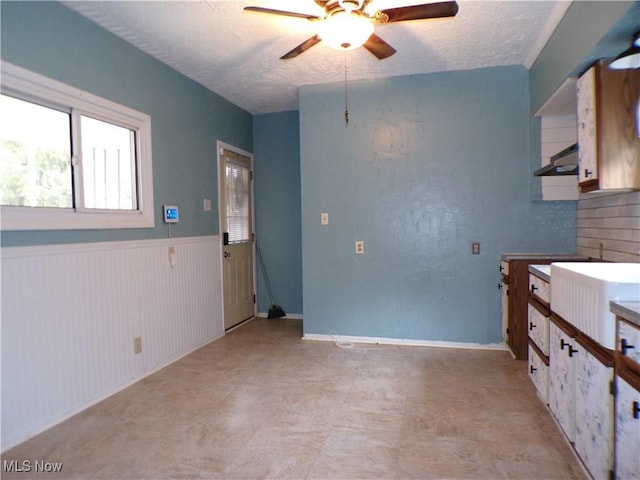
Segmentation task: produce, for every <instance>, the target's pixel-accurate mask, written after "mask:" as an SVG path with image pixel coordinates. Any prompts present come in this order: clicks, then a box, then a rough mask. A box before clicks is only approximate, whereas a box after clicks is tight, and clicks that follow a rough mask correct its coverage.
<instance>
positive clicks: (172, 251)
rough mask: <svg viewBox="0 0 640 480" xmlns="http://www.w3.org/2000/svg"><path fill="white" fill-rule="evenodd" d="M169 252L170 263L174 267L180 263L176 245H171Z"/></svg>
mask: <svg viewBox="0 0 640 480" xmlns="http://www.w3.org/2000/svg"><path fill="white" fill-rule="evenodd" d="M167 253H168V255H169V265H171V266H172V267H175V266H176V264H177V263H178V257H177V255H176V247H169V250H168V252H167Z"/></svg>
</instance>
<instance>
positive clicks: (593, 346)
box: [576, 330, 615, 367]
mask: <svg viewBox="0 0 640 480" xmlns="http://www.w3.org/2000/svg"><path fill="white" fill-rule="evenodd" d="M576 342H577V343H578V344H579V345H580V346H582V347H583V348H584V349H585V350H586V351H587V352H589V353H590V354H591V355H593V356H594V357H595V358H596V360H598V361H599V362H600V363H602V364H603V365H604V366H605V367H613V366H614V365H615V355H614V352H613V350H609V349H608V348H604V347H603V346H602V345H600V344H599V343H597V342H596V341H595V340H593V339H592V338H591V337H589V336H587V335H585V334H584V333H582V332H581V331H579V330H578V334H577V335H576Z"/></svg>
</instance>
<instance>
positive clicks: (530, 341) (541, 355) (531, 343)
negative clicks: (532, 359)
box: [529, 337, 549, 367]
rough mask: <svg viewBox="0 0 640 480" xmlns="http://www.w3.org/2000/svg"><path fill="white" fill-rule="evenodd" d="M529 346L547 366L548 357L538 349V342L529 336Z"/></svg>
mask: <svg viewBox="0 0 640 480" xmlns="http://www.w3.org/2000/svg"><path fill="white" fill-rule="evenodd" d="M529 346H530V347H531V348H532V349H533V350H534V351H535V352H536V355H538V357H540V360H542V363H544V364H545V365H546V366H547V367H548V366H549V357H547V356H546V355H545V354H544V352H543V351H542V350H540V347H538V344H537V343H536V342H535V341H534V340H533V338H531V337H529Z"/></svg>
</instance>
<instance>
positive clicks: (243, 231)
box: [226, 161, 251, 243]
mask: <svg viewBox="0 0 640 480" xmlns="http://www.w3.org/2000/svg"><path fill="white" fill-rule="evenodd" d="M226 177H227V230H226V231H227V232H229V243H245V242H248V241H249V231H250V228H249V222H250V218H249V202H250V201H251V199H250V197H249V185H250V183H249V168H248V167H245V166H243V165H239V164H237V163H233V162H229V161H227V162H226Z"/></svg>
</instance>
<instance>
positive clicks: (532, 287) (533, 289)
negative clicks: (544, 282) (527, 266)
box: [531, 285, 538, 293]
mask: <svg viewBox="0 0 640 480" xmlns="http://www.w3.org/2000/svg"><path fill="white" fill-rule="evenodd" d="M536 290H538V287H536V286H535V285H531V293H536Z"/></svg>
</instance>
